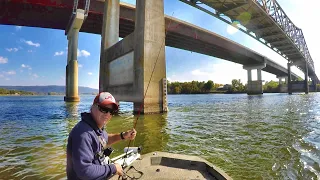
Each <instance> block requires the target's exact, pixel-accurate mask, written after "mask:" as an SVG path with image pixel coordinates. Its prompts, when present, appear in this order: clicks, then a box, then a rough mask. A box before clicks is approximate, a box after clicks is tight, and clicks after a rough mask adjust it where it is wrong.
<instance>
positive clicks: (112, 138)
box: [107, 129, 137, 145]
mask: <svg viewBox="0 0 320 180" xmlns="http://www.w3.org/2000/svg"><path fill="white" fill-rule="evenodd" d="M120 134H121V133H119V134H108V143H107V145H112V144H114V143H117V142H119V141H121V140H122V139H121V135H120ZM136 134H137V131H136V130H135V129H131V130H128V131H127V132H124V133H123V137H124V140H128V139H131V140H133V139H134V138H135V137H136Z"/></svg>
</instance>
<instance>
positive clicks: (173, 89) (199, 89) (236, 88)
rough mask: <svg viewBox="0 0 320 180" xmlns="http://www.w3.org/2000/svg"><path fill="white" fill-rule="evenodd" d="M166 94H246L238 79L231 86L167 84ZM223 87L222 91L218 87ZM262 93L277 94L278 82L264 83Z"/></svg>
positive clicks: (202, 82) (210, 82) (245, 88)
mask: <svg viewBox="0 0 320 180" xmlns="http://www.w3.org/2000/svg"><path fill="white" fill-rule="evenodd" d="M167 86H168V87H167V88H168V94H201V93H218V92H223V93H246V92H247V84H243V83H242V82H241V80H240V79H233V80H232V81H231V84H230V85H229V86H228V85H225V86H224V85H223V84H219V83H214V82H213V81H212V80H208V81H207V82H205V81H201V82H199V81H191V82H168V84H167ZM222 86H224V88H222V89H218V88H219V87H222ZM262 88H263V92H266V93H268V92H270V93H271V92H279V82H277V81H272V80H271V81H266V82H265V83H264V85H263V86H262ZM317 90H318V91H320V84H317Z"/></svg>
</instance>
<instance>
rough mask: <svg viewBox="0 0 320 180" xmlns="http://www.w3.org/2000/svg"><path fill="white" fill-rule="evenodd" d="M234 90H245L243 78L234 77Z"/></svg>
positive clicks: (232, 84) (232, 88)
mask: <svg viewBox="0 0 320 180" xmlns="http://www.w3.org/2000/svg"><path fill="white" fill-rule="evenodd" d="M231 91H232V92H245V86H244V85H243V84H242V83H241V80H240V79H239V80H237V79H233V80H232V82H231Z"/></svg>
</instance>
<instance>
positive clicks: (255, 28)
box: [180, 0, 318, 80]
mask: <svg viewBox="0 0 320 180" xmlns="http://www.w3.org/2000/svg"><path fill="white" fill-rule="evenodd" d="M180 1H183V2H185V3H187V4H189V5H192V6H195V7H198V8H199V9H201V10H204V11H206V12H208V11H210V10H209V9H208V8H201V7H203V6H201V7H200V6H199V3H202V4H205V5H206V6H208V7H211V8H213V9H214V10H215V13H213V14H215V15H217V16H220V14H223V15H224V16H227V17H229V18H230V20H231V21H232V22H234V21H238V22H240V23H241V25H242V26H244V27H245V28H246V30H245V31H246V33H247V34H249V33H250V32H253V33H254V34H255V37H254V38H256V39H257V40H259V41H260V38H262V39H263V40H264V44H266V45H267V46H268V47H270V48H271V49H272V50H274V51H276V52H277V53H279V54H280V55H282V56H283V57H284V58H286V59H288V60H289V61H291V62H300V61H303V62H306V61H307V62H308V72H309V73H308V75H309V76H314V75H316V74H315V70H314V63H313V60H312V58H311V56H310V53H309V51H308V47H307V44H306V42H305V39H304V37H303V33H302V30H301V29H299V28H297V27H296V26H295V25H294V24H293V23H292V21H291V20H290V19H289V17H288V16H287V15H286V14H285V13H284V11H283V10H282V8H281V7H280V5H279V4H278V3H277V2H276V1H271V0H245V1H244V0H180ZM290 37H291V38H290ZM260 42H261V41H260ZM297 67H298V68H299V69H300V70H301V71H303V72H304V71H305V64H299V65H297ZM316 79H317V80H318V78H316Z"/></svg>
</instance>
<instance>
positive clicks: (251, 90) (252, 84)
mask: <svg viewBox="0 0 320 180" xmlns="http://www.w3.org/2000/svg"><path fill="white" fill-rule="evenodd" d="M265 67H266V63H262V64H258V65H245V66H243V69H245V70H247V71H248V83H247V94H248V95H254V94H263V86H262V76H261V69H263V68H265ZM252 69H257V78H258V79H257V81H252V76H251V70H252Z"/></svg>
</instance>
